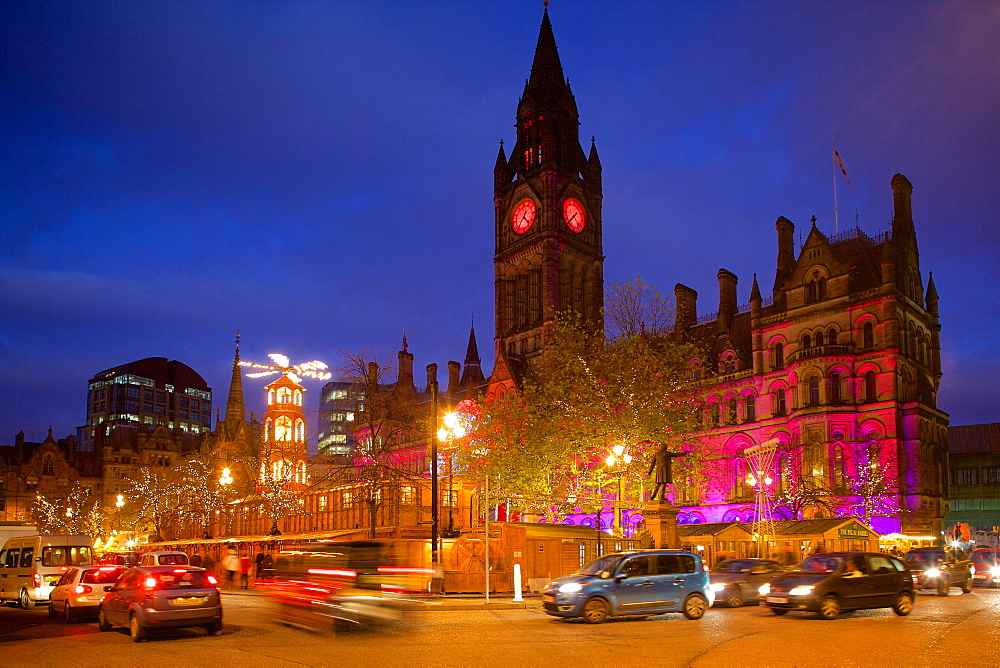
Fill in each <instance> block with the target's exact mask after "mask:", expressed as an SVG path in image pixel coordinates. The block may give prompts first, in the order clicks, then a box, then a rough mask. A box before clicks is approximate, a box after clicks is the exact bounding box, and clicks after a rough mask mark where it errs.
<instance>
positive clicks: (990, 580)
mask: <svg viewBox="0 0 1000 668" xmlns="http://www.w3.org/2000/svg"><path fill="white" fill-rule="evenodd" d="M969 561H971V562H972V568H973V569H974V570H973V573H972V584H974V585H976V586H979V587H987V586H996V585H998V584H1000V548H997V547H979V548H976V549H975V550H973V551H972V554H970V555H969Z"/></svg>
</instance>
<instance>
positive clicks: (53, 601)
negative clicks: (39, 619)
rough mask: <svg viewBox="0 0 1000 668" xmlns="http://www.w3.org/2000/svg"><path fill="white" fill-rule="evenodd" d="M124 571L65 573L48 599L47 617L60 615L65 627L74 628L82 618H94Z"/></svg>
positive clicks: (91, 568)
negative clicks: (72, 625)
mask: <svg viewBox="0 0 1000 668" xmlns="http://www.w3.org/2000/svg"><path fill="white" fill-rule="evenodd" d="M124 570H125V568H124V567H123V566H86V567H82V568H71V569H69V570H68V571H66V573H65V574H64V575H63V576H62V578H60V579H59V581H58V582H56V586H55V587H53V588H52V593H51V594H50V595H49V617H56V616H57V615H62V616H63V618H64V619H65V620H66V623H67V624H75V623H76V622H78V621H79V620H80V618H81V617H82V616H83V615H85V614H92V615H96V614H97V606H98V604H99V603H100V602H101V599H102V598H104V594H105V593H106V592H108V591H111V587H112V586H113V585H114V583H115V582H116V581H117V580H118V577H119V576H120V575H121V574H122V572H123V571H124Z"/></svg>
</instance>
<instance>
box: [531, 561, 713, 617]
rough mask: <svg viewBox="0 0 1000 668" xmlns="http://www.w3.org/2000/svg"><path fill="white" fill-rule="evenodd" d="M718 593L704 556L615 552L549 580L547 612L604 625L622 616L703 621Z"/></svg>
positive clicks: (545, 600)
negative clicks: (666, 615) (668, 616)
mask: <svg viewBox="0 0 1000 668" xmlns="http://www.w3.org/2000/svg"><path fill="white" fill-rule="evenodd" d="M714 600H715V594H714V593H713V592H712V589H711V587H710V586H709V581H708V573H706V572H705V569H704V568H703V567H702V562H701V557H699V556H698V555H696V554H691V553H689V552H680V551H676V550H640V551H635V552H615V553H612V554H607V555H605V556H603V557H601V558H600V559H597V560H596V561H593V562H591V563H589V564H587V565H586V566H584V567H583V568H581V569H580V570H579V571H577V572H576V573H574V574H573V575H568V576H566V577H562V578H559V579H558V580H555V581H554V582H550V583H549V584H548V586H547V587H546V588H545V591H544V593H543V594H542V605H543V607H544V609H545V612H546V613H548V614H550V615H552V616H554V617H581V618H583V621H585V622H587V623H588V624H600V623H601V622H603V621H605V620H606V619H607V618H608V617H617V616H619V615H657V614H661V613H664V612H680V613H683V614H684V616H685V617H687V618H688V619H701V617H702V615H704V614H705V610H707V609H708V607H709V606H710V605H712V602H713V601H714Z"/></svg>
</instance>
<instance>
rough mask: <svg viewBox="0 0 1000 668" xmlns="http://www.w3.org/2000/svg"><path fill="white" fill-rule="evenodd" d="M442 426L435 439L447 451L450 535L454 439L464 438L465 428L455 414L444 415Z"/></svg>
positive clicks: (452, 504)
mask: <svg viewBox="0 0 1000 668" xmlns="http://www.w3.org/2000/svg"><path fill="white" fill-rule="evenodd" d="M443 419H444V425H443V426H442V427H441V428H440V429H438V431H437V437H438V440H439V441H441V442H442V443H447V449H448V533H449V534H451V532H452V531H454V529H455V518H454V509H455V478H454V473H453V468H454V467H453V464H454V461H455V460H454V457H455V447H454V439H456V438H462V437H463V436H465V427H463V426H462V423H461V422H460V421H459V419H458V415H456V414H455V413H446V414H445V416H444V418H443Z"/></svg>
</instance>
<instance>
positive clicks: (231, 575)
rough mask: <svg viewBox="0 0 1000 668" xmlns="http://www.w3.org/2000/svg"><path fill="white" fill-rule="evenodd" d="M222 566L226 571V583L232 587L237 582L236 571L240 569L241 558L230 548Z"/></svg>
mask: <svg viewBox="0 0 1000 668" xmlns="http://www.w3.org/2000/svg"><path fill="white" fill-rule="evenodd" d="M222 568H223V570H225V571H226V584H227V585H228V586H229V589H232V588H233V586H234V584H235V582H234V581H235V579H236V571H238V570H240V558H239V557H238V556H236V551H235V550H233V548H229V549H228V550H227V551H226V556H225V557H223V559H222Z"/></svg>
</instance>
